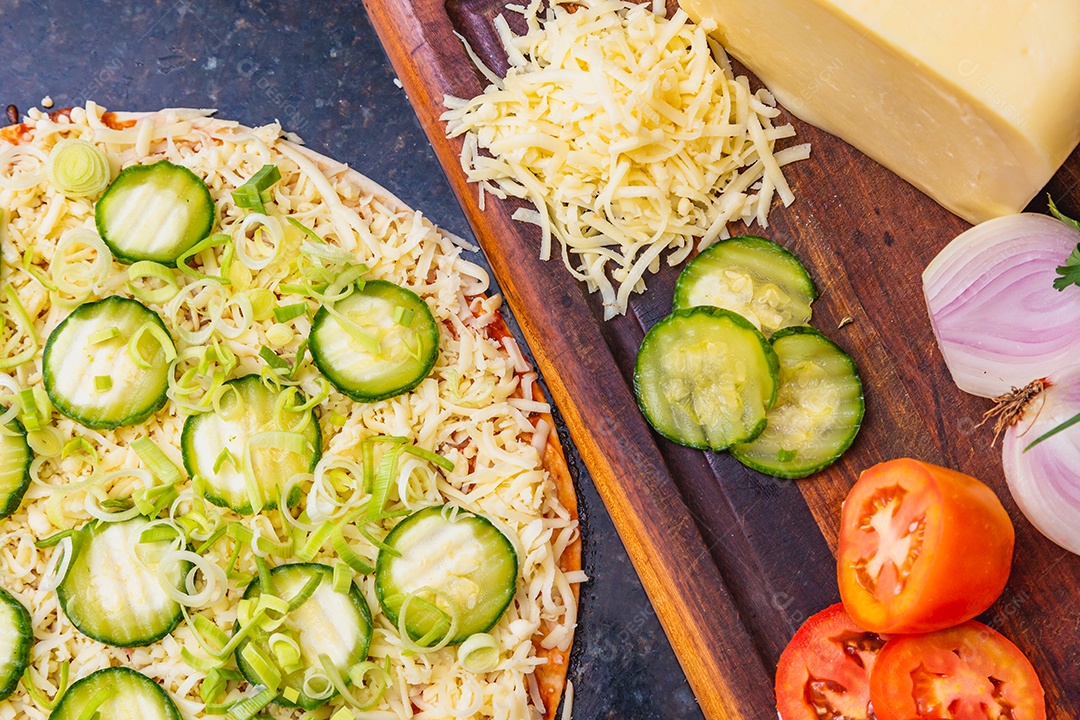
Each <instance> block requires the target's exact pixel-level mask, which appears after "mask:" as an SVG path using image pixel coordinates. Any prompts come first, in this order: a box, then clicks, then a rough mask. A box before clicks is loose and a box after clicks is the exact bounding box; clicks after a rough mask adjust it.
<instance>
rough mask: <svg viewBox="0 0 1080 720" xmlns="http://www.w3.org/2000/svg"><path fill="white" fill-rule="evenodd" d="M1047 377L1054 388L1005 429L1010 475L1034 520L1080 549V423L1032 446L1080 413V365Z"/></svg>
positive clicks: (1023, 508) (1070, 547) (1022, 505)
mask: <svg viewBox="0 0 1080 720" xmlns="http://www.w3.org/2000/svg"><path fill="white" fill-rule="evenodd" d="M1076 290H1077V291H1080V288H1076ZM1048 382H1049V387H1047V388H1046V389H1045V390H1043V391H1042V392H1041V393H1040V394H1039V395H1038V397H1036V398H1035V399H1034V400H1032V401H1031V403H1030V404H1029V405H1028V406H1027V407H1026V408H1025V409H1024V414H1023V416H1022V417H1021V418H1020V420H1019V421H1018V422H1017V423H1016V424H1015V425H1013V426H1012V427H1010V428H1009V429H1008V430H1006V431H1005V440H1004V443H1003V452H1002V462H1003V464H1004V467H1005V479H1006V480H1007V481H1008V483H1009V491H1010V492H1012V496H1013V499H1015V500H1016V504H1017V505H1019V506H1020V510H1021V511H1023V513H1024V515H1026V516H1027V518H1028V520H1030V521H1031V524H1032V525H1034V526H1035V527H1036V529H1038V530H1039V532H1041V533H1042V534H1043V535H1045V536H1046V537H1048V538H1050V539H1051V540H1053V541H1054V542H1056V543H1057V544H1058V545H1060V546H1061V547H1063V548H1065V549H1066V550H1069V551H1070V552H1074V553H1077V554H1080V426H1076V427H1073V428H1070V429H1068V430H1065V431H1063V432H1059V433H1057V434H1055V435H1053V436H1051V437H1048V438H1046V439H1045V440H1042V441H1041V442H1039V443H1038V444H1036V445H1034V446H1032V445H1031V443H1032V442H1034V441H1035V440H1037V439H1038V438H1040V437H1042V436H1043V435H1045V434H1046V433H1048V432H1049V431H1051V430H1053V429H1054V428H1057V427H1059V426H1060V425H1062V423H1065V422H1066V421H1068V420H1069V419H1071V418H1073V417H1074V416H1076V415H1078V414H1080V366H1077V365H1074V366H1072V367H1070V368H1069V369H1067V370H1065V371H1064V372H1061V373H1057V374H1056V375H1054V376H1052V377H1051V378H1049V380H1048ZM1029 446H1030V447H1029ZM1025 450H1026V452H1025Z"/></svg>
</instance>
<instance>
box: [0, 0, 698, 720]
mask: <svg viewBox="0 0 1080 720" xmlns="http://www.w3.org/2000/svg"><path fill="white" fill-rule="evenodd" d="M46 95H50V96H51V97H52V99H53V101H54V103H55V107H66V106H70V105H77V104H82V103H85V101H86V100H87V98H89V99H92V100H94V101H96V102H97V103H98V104H100V105H103V106H105V107H106V108H109V109H113V110H156V109H159V108H162V107H169V106H173V107H180V106H186V107H210V108H217V109H218V111H219V114H220V116H221V117H224V118H228V119H234V120H238V121H240V122H241V123H244V124H246V125H260V124H264V123H267V122H271V121H273V120H275V119H277V120H279V121H280V122H281V124H282V126H283V127H284V128H285V129H286V130H291V131H293V132H296V133H298V134H299V135H301V136H302V137H303V138H304V139H305V140H306V141H307V143H308V144H309V145H310V146H311V147H313V148H314V149H316V150H318V151H319V152H323V153H326V154H327V155H330V156H331V157H334V158H336V159H338V160H341V161H343V162H348V163H349V164H350V165H352V166H353V167H355V168H357V169H358V170H359V171H360V172H362V173H364V174H366V175H369V176H371V177H372V178H374V179H375V180H376V181H377V182H379V183H381V184H382V185H385V186H386V187H387V188H388V189H389V190H390V191H391V192H393V193H394V194H396V195H398V196H399V197H401V198H402V199H403V200H404V201H405V202H407V203H408V204H409V205H411V206H413V207H415V208H417V209H420V210H422V211H423V212H424V214H425V215H427V216H428V217H430V218H432V219H433V220H434V221H435V222H436V223H438V224H440V225H442V226H443V227H445V228H447V229H449V230H451V231H453V232H455V233H457V234H459V235H462V236H463V237H466V238H471V236H472V234H471V232H470V230H469V227H468V225H467V223H466V221H465V219H464V217H463V215H462V214H461V210H460V209H459V208H458V205H457V202H456V201H455V199H454V197H453V195H452V193H451V191H450V187H449V185H447V183H446V180H445V178H444V176H443V173H442V171H441V170H440V168H439V165H438V163H437V162H436V160H435V156H434V154H433V153H432V151H431V148H430V146H429V145H428V142H427V140H426V138H425V137H424V134H423V131H422V130H421V129H420V127H419V125H418V123H417V121H416V118H415V115H414V114H413V111H412V109H411V108H410V106H409V103H408V100H407V99H406V97H405V94H404V93H403V92H402V91H401V90H400V89H398V88H397V86H396V85H395V84H394V72H393V70H392V69H391V68H390V66H389V64H388V62H387V60H386V56H385V54H384V53H383V50H382V48H381V46H380V45H379V41H378V38H376V36H375V33H374V31H373V30H372V29H371V25H370V24H369V22H368V19H367V15H366V13H365V11H364V9H363V7H362V6H361V4H360V2H359V1H358V0H357V1H355V2H278V1H273V2H271V1H267V2H253V1H252V0H248V1H246V2H235V1H230V0H202V1H199V2H185V1H184V0H180V1H175V0H164V1H163V0H156V1H151V0H104V1H101V2H97V1H94V2H76V1H74V0H71V1H67V2H63V1H61V0H0V103H2V105H3V106H6V105H8V104H14V105H16V106H17V107H18V108H19V109H20V111H25V110H26V109H27V108H29V107H32V106H34V105H38V104H39V102H40V100H41V99H42V98H43V97H44V96H46ZM0 122H2V121H0ZM515 330H516V328H515ZM519 337H520V335H519ZM523 346H524V343H523ZM571 462H572V464H573V465H574V466H575V467H576V469H577V471H578V488H579V495H580V498H581V502H582V510H583V516H584V519H585V523H586V524H585V543H586V544H585V569H586V571H587V572H588V574H589V576H590V577H591V578H592V580H591V582H589V583H587V584H586V585H585V586H584V588H583V593H582V603H581V614H580V618H579V629H578V636H577V643H576V647H575V650H574V655H573V661H572V666H571V672H570V679H571V680H572V682H573V683H574V687H575V689H576V693H575V695H576V701H575V708H574V709H575V712H574V717H575V718H577V720H594V719H597V718H626V719H633V720H638V719H642V720H644V719H646V718H665V719H666V718H679V719H682V718H699V717H701V713H700V710H699V709H698V707H697V704H696V702H695V701H694V697H693V695H692V693H691V692H690V689H689V686H688V685H687V683H686V680H685V678H684V677H683V674H682V672H681V670H680V668H679V666H678V663H677V662H676V660H675V657H674V655H673V654H672V651H671V648H670V646H669V644H668V642H667V640H666V638H665V637H664V634H663V632H662V630H661V628H660V626H659V624H658V622H657V620H656V616H655V615H654V614H653V611H652V609H651V607H650V606H649V604H648V601H647V599H646V597H645V594H644V592H643V591H642V589H641V585H640V583H639V582H638V579H637V576H636V575H635V574H634V571H633V568H632V567H631V565H630V562H629V559H628V558H627V556H626V553H625V551H624V550H623V547H622V544H621V543H620V541H619V539H618V536H617V535H616V533H615V530H614V528H613V526H612V524H611V519H610V518H609V516H608V514H607V511H606V510H605V509H604V506H603V503H602V502H601V501H600V498H599V496H598V495H597V494H596V490H595V488H594V487H593V484H592V480H591V479H590V478H589V476H588V474H587V472H585V471H584V468H583V466H582V465H581V463H580V460H579V459H578V458H577V456H576V453H573V452H571Z"/></svg>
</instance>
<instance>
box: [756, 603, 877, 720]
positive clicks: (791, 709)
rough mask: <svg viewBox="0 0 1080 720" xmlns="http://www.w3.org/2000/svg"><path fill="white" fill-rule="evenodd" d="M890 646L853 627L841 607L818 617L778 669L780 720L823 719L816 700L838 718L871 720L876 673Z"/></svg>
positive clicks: (786, 652) (790, 646)
mask: <svg viewBox="0 0 1080 720" xmlns="http://www.w3.org/2000/svg"><path fill="white" fill-rule="evenodd" d="M884 643H885V639H884V638H880V637H878V636H877V635H875V634H873V633H867V632H866V631H865V630H863V629H862V628H860V627H859V626H857V625H856V624H855V623H854V622H852V621H851V618H850V617H848V614H847V612H845V611H844V606H843V605H842V604H841V603H836V604H835V605H832V606H831V607H828V608H826V609H824V610H822V611H821V612H819V613H817V614H816V615H812V616H811V617H810V618H809V619H808V620H807V621H806V622H805V623H803V625H802V627H800V628H799V630H798V632H796V633H795V637H793V638H791V642H789V643H788V646H787V647H786V648H784V652H783V653H782V654H781V655H780V662H779V663H778V664H777V666H776V709H777V712H778V713H779V715H780V720H819V718H820V717H821V716H820V714H819V713H818V712H817V711H816V710H815V708H814V705H813V702H815V701H817V702H822V703H828V705H829V707H830V708H831V709H833V710H834V711H838V712H839V713H840V714H837V715H835V716H836V717H841V716H842V717H846V718H852V719H853V720H867V718H869V717H871V716H870V715H869V712H868V705H869V703H870V671H871V669H872V668H873V666H874V659H875V657H876V656H877V653H878V651H879V650H880V649H881V646H882V645H883V644H884ZM823 685H828V687H827V688H823Z"/></svg>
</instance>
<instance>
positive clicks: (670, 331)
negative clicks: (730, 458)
mask: <svg viewBox="0 0 1080 720" xmlns="http://www.w3.org/2000/svg"><path fill="white" fill-rule="evenodd" d="M778 371H779V366H778V361H777V359H776V353H775V352H774V351H773V349H772V347H771V346H770V345H769V341H768V340H766V339H765V336H764V335H762V334H761V333H760V332H759V331H758V329H757V328H755V327H754V326H753V325H751V324H750V321H749V320H747V319H745V318H744V317H742V316H741V315H738V314H736V313H733V312H731V311H730V310H721V309H719V308H714V307H694V308H690V309H687V310H676V311H675V312H673V313H672V314H671V315H669V316H668V317H666V318H664V319H663V320H661V321H660V322H658V323H657V324H656V325H654V326H653V327H652V329H651V330H649V332H648V333H647V334H646V335H645V339H644V340H643V341H642V343H641V348H640V349H639V350H638V356H637V364H636V365H635V367H634V391H635V394H636V395H637V401H638V405H639V406H640V407H641V411H642V412H643V413H644V414H645V419H646V420H648V421H649V424H650V425H652V426H653V428H654V429H655V430H656V431H657V432H658V433H660V434H661V435H663V436H664V437H666V438H668V439H669V440H673V441H675V442H677V443H679V444H681V445H687V446H689V447H694V448H699V449H703V450H709V449H711V450H725V449H727V448H728V447H729V446H731V445H733V444H735V443H740V442H748V441H750V440H753V439H754V438H755V437H757V436H758V435H759V434H761V431H762V430H764V429H765V413H766V412H767V411H768V409H769V408H771V407H772V405H773V402H774V401H775V400H776V388H777V384H778V382H777V373H778Z"/></svg>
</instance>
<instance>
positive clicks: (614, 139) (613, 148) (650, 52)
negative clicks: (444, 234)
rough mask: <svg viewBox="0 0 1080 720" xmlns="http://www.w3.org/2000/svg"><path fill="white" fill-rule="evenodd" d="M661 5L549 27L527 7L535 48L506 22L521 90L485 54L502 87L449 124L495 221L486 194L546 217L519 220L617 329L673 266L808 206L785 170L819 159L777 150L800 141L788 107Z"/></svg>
mask: <svg viewBox="0 0 1080 720" xmlns="http://www.w3.org/2000/svg"><path fill="white" fill-rule="evenodd" d="M653 5H654V8H653V10H652V11H650V9H649V8H648V7H646V6H644V5H638V4H635V3H632V2H626V1H624V0H575V2H573V3H566V4H560V3H551V6H550V8H549V9H548V10H547V11H546V14H544V15H543V16H541V8H542V3H541V2H540V1H539V0H533V2H531V3H530V4H529V6H528V7H527V8H524V7H516V8H513V9H516V10H517V11H518V12H520V13H521V14H522V15H523V16H524V20H525V23H526V25H527V27H528V29H527V31H526V32H525V33H524V34H523V35H515V34H514V33H513V31H512V30H511V29H510V26H509V24H508V22H507V20H506V18H505V17H504V16H503V15H499V16H498V17H496V18H495V28H496V30H497V32H498V34H499V38H500V39H501V41H502V44H503V48H504V49H505V51H506V56H507V62H508V63H509V70H508V71H507V73H506V77H505V78H500V77H499V76H498V75H496V74H495V73H493V72H491V71H490V70H489V69H488V68H486V67H483V64H482V63H481V62H480V60H479V59H478V58H477V57H476V56H475V54H473V53H472V50H471V49H469V53H470V55H472V57H473V60H474V61H475V62H476V63H478V64H479V65H480V66H481V68H482V72H483V73H484V75H485V76H486V77H487V78H488V80H489V81H490V85H488V86H487V88H486V89H485V90H484V92H483V93H482V94H480V95H478V96H476V97H475V98H472V99H471V100H464V99H460V98H455V97H447V98H446V99H445V103H446V106H447V107H448V108H449V110H448V111H447V112H446V113H444V114H443V116H442V117H443V119H444V120H445V121H446V123H447V132H448V134H449V136H450V137H459V136H461V137H463V145H462V152H461V165H462V168H464V170H465V172H466V173H467V175H468V178H469V180H471V181H473V182H476V183H479V185H480V204H481V207H483V204H484V196H485V193H490V194H492V195H495V196H496V197H499V198H506V197H515V198H521V199H523V200H526V201H528V202H530V203H531V204H532V205H533V206H534V207H535V210H529V209H527V208H521V209H518V210H517V211H516V212H515V213H514V218H515V219H517V220H520V221H525V222H530V223H534V224H536V225H538V226H539V227H540V229H541V245H540V256H541V257H542V258H543V259H545V260H547V259H548V258H549V257H550V255H551V251H552V238H554V239H555V240H557V241H558V243H559V245H560V247H561V250H562V257H563V262H564V263H565V264H566V267H567V268H568V269H569V270H570V272H571V273H573V275H574V277H576V278H577V279H578V280H581V281H583V282H585V283H586V285H587V286H588V288H589V291H590V292H596V291H599V292H600V294H601V296H602V298H603V303H604V316H605V318H606V319H610V318H612V317H614V316H615V315H621V314H624V313H625V312H626V307H627V303H628V302H629V298H630V295H631V293H634V292H643V291H644V289H645V283H644V277H645V273H646V272H656V271H657V270H658V269H659V267H660V257H661V255H662V254H663V253H664V252H665V251H670V254H669V255H668V256H667V262H668V264H670V265H677V264H678V263H680V262H682V261H683V260H685V259H686V258H687V257H688V256H689V255H690V253H691V252H692V251H693V249H694V247H695V244H696V246H697V248H698V249H699V250H700V249H703V248H704V247H706V246H708V245H710V244H711V243H713V242H715V241H716V240H717V239H720V238H725V237H729V233H728V230H727V225H728V223H731V222H735V221H743V222H746V223H747V224H749V223H751V222H753V221H755V220H756V221H757V222H758V223H760V224H761V226H762V227H766V226H767V225H768V214H769V209H770V207H771V206H772V204H773V199H774V196H775V195H779V196H780V199H781V200H782V201H783V203H784V204H785V205H790V204H791V202H792V201H793V200H794V195H793V194H792V191H791V188H790V187H789V186H788V183H787V181H786V180H785V178H784V173H783V170H782V168H783V167H784V166H785V165H787V164H789V163H792V162H795V161H796V160H802V159H805V158H807V157H809V155H810V146H809V145H808V144H802V145H794V146H791V147H788V148H785V149H783V150H777V149H776V143H777V141H780V140H783V139H785V138H791V137H794V135H795V129H794V128H793V127H792V126H791V125H779V126H774V125H773V120H774V119H775V118H776V117H777V116H778V115H779V114H780V111H779V110H778V109H777V108H776V102H775V100H774V99H773V97H772V95H770V94H769V92H768V91H767V90H764V89H762V90H758V91H757V92H751V90H750V84H749V81H748V80H747V79H746V78H745V77H735V75H734V73H733V72H732V68H731V65H730V63H729V62H728V59H727V56H726V55H725V54H724V51H723V49H722V48H721V47H720V46H719V45H716V44H715V43H713V42H712V41H711V40H709V39H708V37H707V35H706V33H707V32H708V31H709V30H710V29H711V28H709V27H706V26H701V25H699V26H694V25H692V24H690V23H688V21H687V20H688V18H687V16H686V14H685V13H684V12H683V11H682V10H678V11H677V12H676V13H675V15H674V16H673V17H672V18H671V19H670V20H668V19H666V18H665V17H664V16H663V15H662V14H658V13H657V12H655V10H657V9H660V10H662V9H663V3H653ZM511 7H513V6H511ZM508 9H511V8H508ZM466 47H467V48H468V46H467V45H466ZM695 241H696V243H695Z"/></svg>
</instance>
